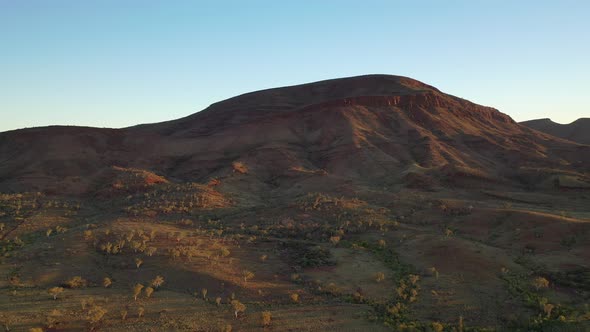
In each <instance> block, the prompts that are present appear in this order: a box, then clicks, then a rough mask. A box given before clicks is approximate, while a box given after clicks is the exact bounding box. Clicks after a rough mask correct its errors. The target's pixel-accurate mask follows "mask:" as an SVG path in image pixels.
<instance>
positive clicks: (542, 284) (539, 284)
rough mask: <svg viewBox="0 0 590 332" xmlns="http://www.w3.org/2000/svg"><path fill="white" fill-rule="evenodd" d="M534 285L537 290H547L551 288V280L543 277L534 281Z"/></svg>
mask: <svg viewBox="0 0 590 332" xmlns="http://www.w3.org/2000/svg"><path fill="white" fill-rule="evenodd" d="M532 285H533V287H535V289H536V290H540V289H542V288H547V287H549V280H547V279H546V278H543V277H536V278H535V279H533V281H532Z"/></svg>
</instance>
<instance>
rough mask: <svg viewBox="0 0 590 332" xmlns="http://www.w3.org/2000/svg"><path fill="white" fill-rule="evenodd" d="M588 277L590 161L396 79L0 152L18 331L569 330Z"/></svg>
mask: <svg viewBox="0 0 590 332" xmlns="http://www.w3.org/2000/svg"><path fill="white" fill-rule="evenodd" d="M589 262H590V146H589V145H584V144H579V143H575V142H573V141H571V140H566V139H563V138H558V137H555V136H552V135H549V134H546V133H542V132H541V131H537V130H534V129H531V128H529V127H527V126H524V125H522V124H518V123H516V122H515V121H513V120H512V119H511V118H510V117H509V116H507V115H505V114H503V113H501V112H499V111H498V110H496V109H493V108H490V107H485V106H480V105H477V104H474V103H472V102H469V101H467V100H464V99H460V98H457V97H454V96H450V95H447V94H445V93H443V92H441V91H439V90H438V89H436V88H434V87H432V86H429V85H426V84H424V83H421V82H418V81H416V80H413V79H410V78H406V77H399V76H387V75H368V76H359V77H351V78H343V79H336V80H328V81H321V82H316V83H310V84H303V85H298V86H291V87H283V88H277V89H270V90H264V91H258V92H253V93H248V94H245V95H241V96H237V97H234V98H231V99H228V100H225V101H221V102H219V103H216V104H213V105H211V106H210V107H208V108H207V109H205V110H203V111H201V112H198V113H196V114H193V115H190V116H188V117H185V118H182V119H178V120H173V121H168V122H163V123H156V124H144V125H138V126H134V127H130V128H124V129H99V128H83V127H63V126H54V127H46V128H30V129H23V130H16V131H10V132H4V133H0V322H1V323H2V324H4V325H5V327H6V328H7V329H11V330H14V331H29V330H31V331H79V330H101V331H260V330H268V331H382V330H383V331H387V330H390V331H457V332H459V331H461V332H462V331H506V330H513V331H585V330H588V329H590V325H589V322H590V308H588V303H589V301H590V266H589ZM34 329H37V330H34Z"/></svg>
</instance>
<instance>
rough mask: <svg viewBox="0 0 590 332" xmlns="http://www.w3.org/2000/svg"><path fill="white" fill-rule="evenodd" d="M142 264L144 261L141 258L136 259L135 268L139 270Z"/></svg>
mask: <svg viewBox="0 0 590 332" xmlns="http://www.w3.org/2000/svg"><path fill="white" fill-rule="evenodd" d="M141 264H143V260H142V259H141V258H136V259H135V266H137V268H138V269H139V267H140V266H141Z"/></svg>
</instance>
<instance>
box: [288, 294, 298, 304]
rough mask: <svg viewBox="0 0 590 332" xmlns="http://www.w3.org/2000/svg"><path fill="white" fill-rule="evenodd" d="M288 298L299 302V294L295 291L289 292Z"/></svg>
mask: <svg viewBox="0 0 590 332" xmlns="http://www.w3.org/2000/svg"><path fill="white" fill-rule="evenodd" d="M289 298H290V299H291V301H293V302H294V303H299V294H297V293H291V294H289Z"/></svg>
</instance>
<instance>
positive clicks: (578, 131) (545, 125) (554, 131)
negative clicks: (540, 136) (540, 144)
mask: <svg viewBox="0 0 590 332" xmlns="http://www.w3.org/2000/svg"><path fill="white" fill-rule="evenodd" d="M520 124H522V125H524V126H527V127H529V128H533V129H535V130H538V131H541V132H544V133H547V134H549V135H553V136H555V137H561V138H564V139H567V140H570V141H574V142H578V143H580V144H590V118H580V119H578V120H576V121H574V122H572V123H569V124H560V123H556V122H553V121H551V119H537V120H529V121H523V122H521V123H520Z"/></svg>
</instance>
